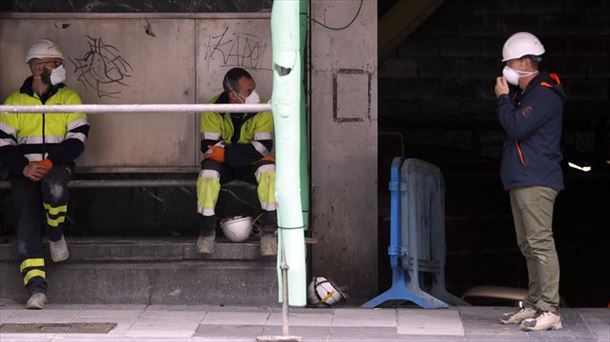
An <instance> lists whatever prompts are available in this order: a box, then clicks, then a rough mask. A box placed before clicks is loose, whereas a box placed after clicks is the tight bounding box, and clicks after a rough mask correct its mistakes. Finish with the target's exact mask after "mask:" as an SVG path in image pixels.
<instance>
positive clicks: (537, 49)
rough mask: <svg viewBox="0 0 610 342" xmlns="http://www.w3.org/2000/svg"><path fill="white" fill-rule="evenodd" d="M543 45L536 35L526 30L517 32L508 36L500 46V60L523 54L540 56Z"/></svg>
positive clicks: (515, 57) (542, 51) (518, 56)
mask: <svg viewBox="0 0 610 342" xmlns="http://www.w3.org/2000/svg"><path fill="white" fill-rule="evenodd" d="M542 54H544V46H542V43H541V42H540V40H538V38H536V36H534V35H533V34H531V33H528V32H517V33H515V34H513V35H512V36H510V37H509V38H508V39H507V40H506V42H505V43H504V46H503V47H502V62H506V61H508V60H511V59H518V58H521V57H523V56H528V55H533V56H540V55H542Z"/></svg>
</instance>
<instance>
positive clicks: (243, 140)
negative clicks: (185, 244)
mask: <svg viewBox="0 0 610 342" xmlns="http://www.w3.org/2000/svg"><path fill="white" fill-rule="evenodd" d="M222 86H223V89H224V91H223V92H222V93H220V94H219V95H217V96H216V97H214V98H213V99H212V100H211V101H210V102H211V103H235V104H240V103H260V99H259V97H258V94H257V93H256V91H255V90H254V89H255V88H256V82H255V81H254V79H253V78H252V76H251V75H250V74H249V73H248V72H247V71H246V70H244V69H241V68H233V69H231V70H229V71H228V72H227V73H226V74H225V77H224V80H223V83H222ZM272 149H273V115H272V113H271V112H260V113H224V114H220V113H216V112H206V113H203V114H202V115H201V152H203V153H204V158H203V161H202V162H201V172H200V173H199V178H198V179H197V212H198V213H199V215H200V231H199V238H198V239H197V249H198V251H199V253H202V254H210V253H212V252H213V251H214V241H215V238H216V221H217V218H216V215H215V211H214V208H215V207H216V202H217V200H218V194H219V192H220V186H221V184H224V183H227V182H229V181H231V180H232V179H240V180H243V181H246V182H249V183H252V184H258V187H257V193H258V199H259V201H260V203H261V208H262V209H263V211H264V212H263V215H262V218H261V233H262V235H261V242H260V254H261V255H263V256H268V255H276V254H277V238H276V236H275V231H276V230H277V216H276V211H275V163H274V161H273V157H272V155H271V150H272Z"/></svg>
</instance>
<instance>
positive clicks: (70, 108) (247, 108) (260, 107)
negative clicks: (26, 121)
mask: <svg viewBox="0 0 610 342" xmlns="http://www.w3.org/2000/svg"><path fill="white" fill-rule="evenodd" d="M266 111H271V104H270V103H259V104H228V103H220V104H209V103H208V104H81V105H48V106H46V105H33V106H16V105H0V113H3V112H5V113H41V112H44V113H67V112H82V113H136V112H148V113H160V112H221V113H246V112H247V113H250V112H252V113H258V112H266Z"/></svg>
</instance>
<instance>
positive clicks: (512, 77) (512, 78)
mask: <svg viewBox="0 0 610 342" xmlns="http://www.w3.org/2000/svg"><path fill="white" fill-rule="evenodd" d="M535 73H537V71H519V70H515V69H512V68H510V67H508V66H505V67H504V69H502V76H504V78H505V79H506V82H508V84H512V85H514V86H517V85H519V79H520V78H521V77H527V76H531V75H533V74H535Z"/></svg>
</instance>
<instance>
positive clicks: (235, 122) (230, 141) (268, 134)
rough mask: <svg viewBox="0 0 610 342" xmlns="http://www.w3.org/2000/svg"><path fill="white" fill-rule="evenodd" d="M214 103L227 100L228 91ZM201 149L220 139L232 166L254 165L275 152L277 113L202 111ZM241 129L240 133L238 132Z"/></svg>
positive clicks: (227, 160) (203, 150) (215, 99)
mask: <svg viewBox="0 0 610 342" xmlns="http://www.w3.org/2000/svg"><path fill="white" fill-rule="evenodd" d="M210 102H211V103H227V102H228V101H227V96H226V94H225V93H221V94H220V95H218V96H216V97H214V98H213V99H212V100H211V101H210ZM200 130H201V152H205V151H206V150H207V149H208V146H210V145H214V144H216V143H218V142H220V141H223V142H224V144H225V161H226V163H227V164H228V165H229V166H232V167H242V166H246V165H250V164H252V163H253V162H256V161H257V160H260V159H261V158H264V157H268V156H270V155H271V151H272V149H273V114H272V113H271V112H260V113H224V114H220V113H218V112H205V113H202V114H201V125H200ZM236 131H238V132H236Z"/></svg>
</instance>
